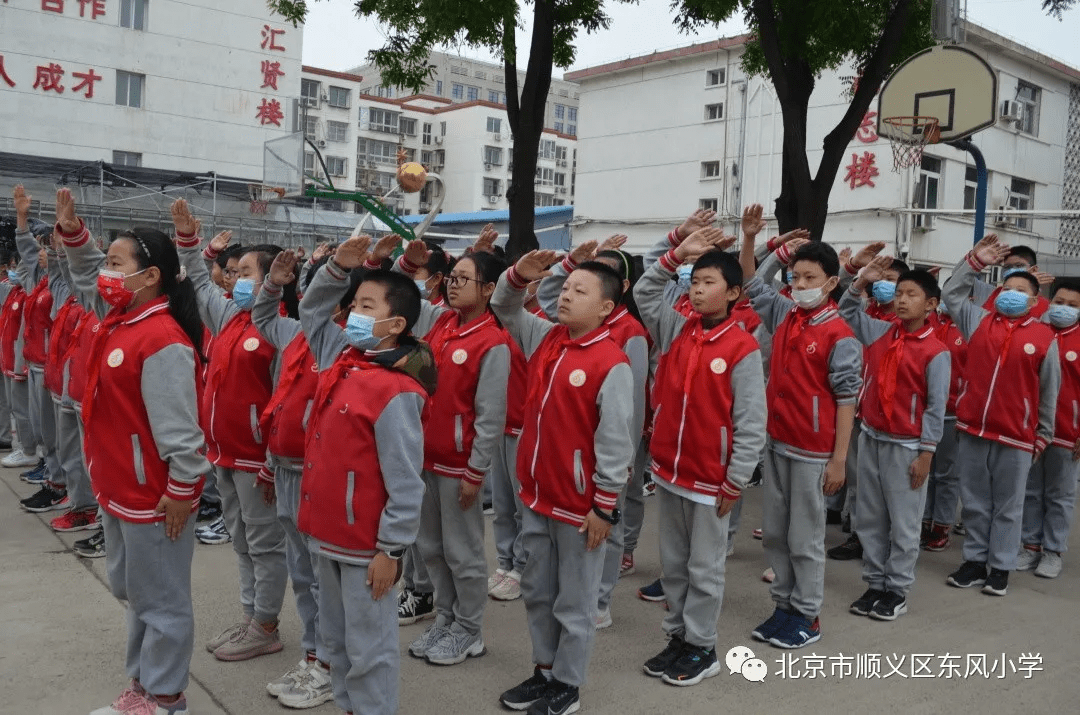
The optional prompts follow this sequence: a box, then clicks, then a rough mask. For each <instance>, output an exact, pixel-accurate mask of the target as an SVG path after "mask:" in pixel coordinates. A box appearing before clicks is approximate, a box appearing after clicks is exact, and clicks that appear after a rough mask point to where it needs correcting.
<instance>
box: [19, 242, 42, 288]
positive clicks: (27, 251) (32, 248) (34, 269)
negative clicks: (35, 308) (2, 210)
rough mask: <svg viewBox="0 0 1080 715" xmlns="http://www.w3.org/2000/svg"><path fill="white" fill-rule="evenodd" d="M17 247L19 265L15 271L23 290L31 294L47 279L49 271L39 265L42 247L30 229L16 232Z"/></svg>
mask: <svg viewBox="0 0 1080 715" xmlns="http://www.w3.org/2000/svg"><path fill="white" fill-rule="evenodd" d="M15 247H16V248H18V249H19V265H18V266H16V268H15V271H16V273H18V274H19V280H20V281H22V285H23V290H25V291H26V292H27V293H29V292H30V291H32V290H34V286H36V285H37V284H38V283H40V282H41V279H42V278H44V277H45V274H46V272H47V270H48V269H46V268H42V267H41V266H39V265H38V251H40V250H41V246H40V245H39V244H38V242H37V239H36V238H34V234H32V233H30V230H29V229H27V230H26V231H16V232H15Z"/></svg>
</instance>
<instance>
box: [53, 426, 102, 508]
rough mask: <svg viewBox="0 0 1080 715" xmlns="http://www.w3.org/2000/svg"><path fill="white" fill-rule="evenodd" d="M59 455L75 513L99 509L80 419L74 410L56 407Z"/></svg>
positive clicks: (69, 498)
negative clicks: (91, 483) (91, 481)
mask: <svg viewBox="0 0 1080 715" xmlns="http://www.w3.org/2000/svg"><path fill="white" fill-rule="evenodd" d="M56 437H57V442H56V444H57V450H56V453H57V456H58V457H59V460H60V469H61V471H62V472H63V473H64V482H65V483H66V484H67V493H68V500H69V502H70V503H71V510H72V511H86V510H89V509H97V505H98V503H97V499H95V498H94V490H93V489H91V488H90V475H89V474H88V473H87V471H86V460H84V459H83V449H82V430H81V429H80V420H79V416H78V415H77V414H75V409H74V408H73V407H63V406H60V405H56Z"/></svg>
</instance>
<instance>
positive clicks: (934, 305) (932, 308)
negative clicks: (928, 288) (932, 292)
mask: <svg viewBox="0 0 1080 715" xmlns="http://www.w3.org/2000/svg"><path fill="white" fill-rule="evenodd" d="M926 305H927V307H928V308H929V310H928V311H927V312H926V314H927V315H930V314H931V313H936V312H937V309H938V306H939V305H941V301H940V300H938V299H937V298H931V299H929V300H928V301H926Z"/></svg>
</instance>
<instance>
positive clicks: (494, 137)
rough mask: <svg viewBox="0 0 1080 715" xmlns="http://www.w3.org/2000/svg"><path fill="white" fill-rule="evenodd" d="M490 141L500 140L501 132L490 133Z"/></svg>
mask: <svg viewBox="0 0 1080 715" xmlns="http://www.w3.org/2000/svg"><path fill="white" fill-rule="evenodd" d="M491 141H493V142H496V143H498V142H501V141H502V135H501V134H492V135H491Z"/></svg>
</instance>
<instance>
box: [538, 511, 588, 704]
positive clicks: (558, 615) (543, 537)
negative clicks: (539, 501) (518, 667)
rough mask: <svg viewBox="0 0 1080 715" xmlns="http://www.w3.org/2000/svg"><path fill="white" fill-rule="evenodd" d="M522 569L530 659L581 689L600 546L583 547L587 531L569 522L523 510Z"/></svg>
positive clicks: (562, 680) (558, 678)
mask: <svg viewBox="0 0 1080 715" xmlns="http://www.w3.org/2000/svg"><path fill="white" fill-rule="evenodd" d="M521 526H522V529H523V531H524V534H525V553H526V554H528V559H527V560H526V562H525V573H524V574H522V578H521V595H522V597H523V598H524V599H525V612H526V615H527V617H528V621H529V635H530V636H531V638H532V646H533V651H532V654H533V663H535V664H536V665H544V666H547V665H550V666H551V674H552V675H553V676H554V677H555V678H556V679H557V680H559V681H561V682H563V683H566V684H567V685H573V686H575V687H579V688H580V687H581V686H582V685H584V684H585V673H586V670H587V669H588V666H589V656H590V654H591V652H592V644H593V638H594V637H595V636H596V624H595V623H594V618H595V613H596V599H597V595H598V594H599V591H600V576H601V572H602V571H603V567H604V551H605V549H604V545H603V544H601V545H600V546H598V547H597V548H595V549H593V550H592V551H586V550H585V545H586V543H587V538H586V537H587V535H586V534H579V533H578V528H579V527H576V526H574V525H572V524H567V523H565V522H562V521H557V520H555V519H550V518H548V517H546V516H544V515H542V514H537V513H536V512H535V511H533V510H532V509H529V508H528V507H526V508H525V511H524V513H523V514H522V524H521Z"/></svg>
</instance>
